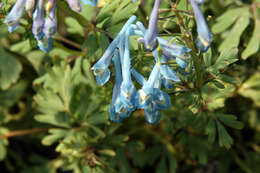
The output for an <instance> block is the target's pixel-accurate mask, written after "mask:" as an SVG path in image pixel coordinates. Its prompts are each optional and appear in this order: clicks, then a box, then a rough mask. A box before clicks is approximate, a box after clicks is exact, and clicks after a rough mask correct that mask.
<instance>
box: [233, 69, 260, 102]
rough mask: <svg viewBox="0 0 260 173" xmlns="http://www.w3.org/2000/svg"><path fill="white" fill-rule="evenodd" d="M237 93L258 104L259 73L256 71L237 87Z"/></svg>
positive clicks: (259, 92) (259, 95) (259, 90)
mask: <svg viewBox="0 0 260 173" xmlns="http://www.w3.org/2000/svg"><path fill="white" fill-rule="evenodd" d="M238 93H239V94H240V95H242V96H244V97H247V98H250V99H252V100H253V101H254V104H255V105H256V106H260V73H259V72H256V73H255V74H254V75H252V76H251V77H250V78H249V79H248V80H247V81H245V82H244V83H243V84H242V86H241V87H240V88H239V90H238Z"/></svg>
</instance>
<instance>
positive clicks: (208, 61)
mask: <svg viewBox="0 0 260 173" xmlns="http://www.w3.org/2000/svg"><path fill="white" fill-rule="evenodd" d="M203 59H204V62H205V65H206V67H209V66H211V65H212V51H211V48H209V49H208V51H207V52H206V53H204V54H203Z"/></svg>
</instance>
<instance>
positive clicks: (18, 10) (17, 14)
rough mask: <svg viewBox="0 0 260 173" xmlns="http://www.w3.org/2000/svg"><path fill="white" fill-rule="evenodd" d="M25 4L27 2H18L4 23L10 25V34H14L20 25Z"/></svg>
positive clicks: (18, 0)
mask: <svg viewBox="0 0 260 173" xmlns="http://www.w3.org/2000/svg"><path fill="white" fill-rule="evenodd" d="M25 3H26V0H17V1H16V3H15V5H14V6H13V8H12V9H11V11H10V12H9V14H8V15H7V17H6V18H5V21H4V23H6V24H7V25H8V31H9V32H13V31H14V30H15V29H16V28H17V26H18V25H19V23H20V18H21V16H22V14H23V9H24V6H25Z"/></svg>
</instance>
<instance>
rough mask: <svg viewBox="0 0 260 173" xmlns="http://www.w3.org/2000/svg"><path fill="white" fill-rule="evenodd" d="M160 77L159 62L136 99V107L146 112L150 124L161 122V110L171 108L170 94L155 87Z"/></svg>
mask: <svg viewBox="0 0 260 173" xmlns="http://www.w3.org/2000/svg"><path fill="white" fill-rule="evenodd" d="M134 74H135V72H134ZM135 76H136V75H135ZM159 76H160V63H158V62H157V63H156V65H155V66H154V68H153V70H152V72H151V74H150V76H149V79H148V81H147V82H145V83H144V85H143V87H142V89H140V90H138V92H137V93H136V98H135V103H136V106H137V107H138V108H139V109H144V110H145V114H146V120H147V122H148V123H150V124H155V123H156V122H158V121H159V120H160V113H159V112H158V111H159V110H164V109H168V108H169V106H170V98H169V96H168V94H167V93H165V92H163V91H161V90H160V89H159V88H156V87H155V84H156V82H157V81H158V80H159ZM138 78H140V77H138Z"/></svg>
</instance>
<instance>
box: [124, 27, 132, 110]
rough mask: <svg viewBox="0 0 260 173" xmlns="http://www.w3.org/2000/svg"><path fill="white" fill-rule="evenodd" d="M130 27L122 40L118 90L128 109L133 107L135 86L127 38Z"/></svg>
mask: <svg viewBox="0 0 260 173" xmlns="http://www.w3.org/2000/svg"><path fill="white" fill-rule="evenodd" d="M131 29H132V28H131V27H129V28H128V29H127V30H126V33H125V37H124V41H125V45H124V54H123V55H124V56H123V60H122V61H121V65H122V74H123V82H122V85H121V92H120V98H121V99H122V102H123V103H124V104H125V105H127V107H129V108H130V109H132V110H134V109H135V104H134V100H135V93H136V90H135V87H134V84H133V82H132V79H131V72H130V69H131V59H130V48H129V38H130V33H131Z"/></svg>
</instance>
